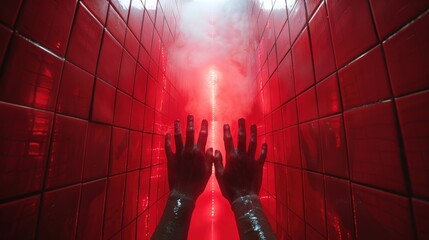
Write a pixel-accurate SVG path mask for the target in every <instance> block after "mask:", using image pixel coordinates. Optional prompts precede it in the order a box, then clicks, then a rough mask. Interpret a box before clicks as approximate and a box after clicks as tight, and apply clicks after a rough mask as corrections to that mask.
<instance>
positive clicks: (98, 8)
mask: <svg viewBox="0 0 429 240" xmlns="http://www.w3.org/2000/svg"><path fill="white" fill-rule="evenodd" d="M81 2H83V4H84V5H85V6H86V7H87V8H88V9H89V11H91V13H92V14H94V16H95V17H96V18H97V19H98V20H99V21H100V22H101V23H102V24H103V25H104V24H105V23H106V16H107V9H108V8H109V1H103V0H81Z"/></svg>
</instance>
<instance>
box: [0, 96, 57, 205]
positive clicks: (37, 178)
mask: <svg viewBox="0 0 429 240" xmlns="http://www.w3.org/2000/svg"><path fill="white" fill-rule="evenodd" d="M0 115H1V116H2V117H1V118H0V132H1V137H0V158H1V159H2V161H0V169H1V170H0V185H1V186H2V187H1V188H0V199H3V198H9V197H14V196H17V195H21V194H26V193H29V192H33V191H37V190H40V189H41V187H42V182H43V178H44V169H45V166H46V158H47V155H48V149H49V141H50V136H51V128H52V122H53V121H52V120H53V114H52V113H48V112H42V111H38V110H34V109H30V108H23V107H18V106H13V105H9V104H6V103H0Z"/></svg>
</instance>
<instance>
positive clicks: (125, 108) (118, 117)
mask: <svg viewBox="0 0 429 240" xmlns="http://www.w3.org/2000/svg"><path fill="white" fill-rule="evenodd" d="M131 105H132V98H131V97H130V96H128V95H127V94H126V93H123V92H121V91H116V101H115V117H114V121H113V123H114V124H115V126H120V127H123V128H129V127H130V119H131Z"/></svg>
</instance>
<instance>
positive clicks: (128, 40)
mask: <svg viewBox="0 0 429 240" xmlns="http://www.w3.org/2000/svg"><path fill="white" fill-rule="evenodd" d="M137 36H139V35H137ZM139 47H140V45H139V41H138V40H137V38H136V37H135V36H134V34H133V33H132V32H131V30H130V29H129V28H127V33H126V34H125V48H126V49H127V50H128V52H129V53H130V54H131V56H133V58H134V59H138V54H139ZM124 55H125V54H124Z"/></svg>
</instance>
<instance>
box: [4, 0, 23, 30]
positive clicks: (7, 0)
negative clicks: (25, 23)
mask: <svg viewBox="0 0 429 240" xmlns="http://www.w3.org/2000/svg"><path fill="white" fill-rule="evenodd" d="M21 3H22V0H4V1H2V7H1V8H0V22H2V23H5V24H6V25H7V26H9V27H13V25H14V24H15V20H16V17H17V16H18V12H19V9H20V7H21Z"/></svg>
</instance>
